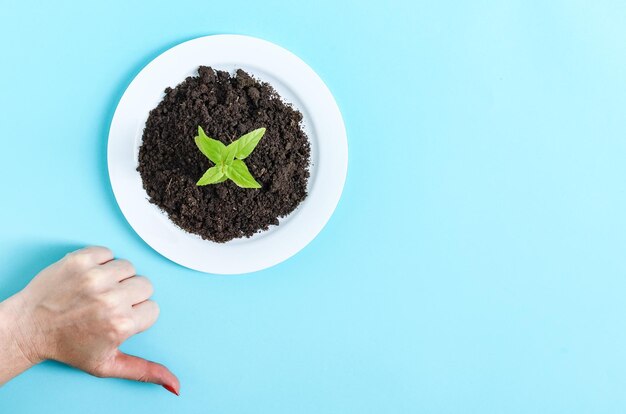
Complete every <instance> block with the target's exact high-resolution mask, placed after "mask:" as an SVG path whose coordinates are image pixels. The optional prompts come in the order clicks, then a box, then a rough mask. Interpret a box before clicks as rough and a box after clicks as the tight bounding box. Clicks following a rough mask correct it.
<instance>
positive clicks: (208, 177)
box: [195, 126, 265, 188]
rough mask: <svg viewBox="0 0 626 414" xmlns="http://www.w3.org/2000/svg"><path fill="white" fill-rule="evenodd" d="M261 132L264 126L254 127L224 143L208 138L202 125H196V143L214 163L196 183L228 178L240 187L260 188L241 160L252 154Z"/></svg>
mask: <svg viewBox="0 0 626 414" xmlns="http://www.w3.org/2000/svg"><path fill="white" fill-rule="evenodd" d="M263 134H265V128H259V129H255V130H254V131H252V132H248V133H247V134H245V135H242V136H241V137H239V138H238V139H237V140H235V141H233V142H231V143H230V144H228V145H224V144H223V143H222V142H221V141H218V140H216V139H213V138H209V137H208V136H207V135H206V134H205V133H204V130H203V129H202V127H200V126H198V136H197V137H195V141H196V145H197V146H198V149H200V151H201V152H202V153H203V154H204V155H205V156H206V157H207V158H208V159H209V160H211V162H212V163H213V164H215V165H214V166H213V167H211V168H209V169H208V170H207V171H206V172H205V173H204V175H203V176H202V177H201V178H200V179H199V180H198V182H197V183H196V185H197V186H202V185H208V184H218V183H222V182H224V181H226V180H228V179H230V180H232V181H233V182H234V183H235V184H237V185H238V186H239V187H241V188H261V184H259V183H258V182H257V181H256V180H255V179H254V177H253V176H252V174H250V171H248V166H247V165H246V164H245V163H244V162H243V160H244V159H245V158H246V157H247V156H248V155H250V154H252V151H254V149H255V148H256V146H257V144H258V143H259V141H260V140H261V138H263Z"/></svg>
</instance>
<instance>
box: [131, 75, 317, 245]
mask: <svg viewBox="0 0 626 414" xmlns="http://www.w3.org/2000/svg"><path fill="white" fill-rule="evenodd" d="M301 121H302V114H301V113H300V112H299V111H297V110H296V109H294V108H293V107H291V106H290V105H288V104H286V103H284V102H283V101H282V99H281V97H280V96H279V95H278V94H277V93H276V91H275V90H274V88H272V86H270V85H269V84H268V83H265V82H260V81H258V80H256V79H255V78H253V77H251V76H250V75H249V74H247V73H246V72H244V71H243V70H237V71H236V73H235V75H233V76H231V75H230V74H229V73H228V72H223V71H215V70H213V69H212V68H210V67H206V66H200V68H199V69H198V76H194V77H188V78H187V79H186V80H185V81H183V82H182V83H181V84H179V85H178V86H176V87H175V88H174V89H172V88H167V89H165V96H164V98H163V100H162V101H161V102H160V103H159V105H158V106H157V107H156V108H154V109H153V110H152V111H150V115H149V117H148V121H147V123H146V127H145V129H144V131H143V143H142V145H141V148H140V149H139V166H138V168H137V170H138V171H139V173H140V174H141V178H142V180H143V186H144V188H145V190H146V192H147V193H148V196H149V199H150V202H152V203H154V204H156V205H157V206H159V207H160V208H161V209H162V210H163V211H165V212H166V213H167V215H168V216H169V218H170V219H171V220H172V221H173V222H174V223H176V224H177V225H178V226H180V227H181V228H182V229H183V230H186V231H188V232H191V233H196V234H198V235H200V236H201V237H202V238H204V239H207V240H212V241H215V242H227V241H229V240H232V239H234V238H238V237H250V236H252V235H253V234H255V233H257V232H259V231H262V230H267V229H268V228H269V226H270V225H276V224H278V218H279V217H284V216H286V215H288V214H289V213H291V212H292V211H293V210H294V209H295V208H296V207H297V206H298V205H299V204H300V203H301V202H302V201H303V200H304V199H305V198H306V196H307V181H308V178H309V163H310V145H309V140H308V138H307V136H306V134H305V133H304V132H303V131H302V128H301ZM198 125H200V126H202V127H203V128H204V130H205V132H206V133H207V135H208V136H210V137H211V138H214V139H218V140H220V141H222V142H223V143H224V144H226V145H228V144H229V143H230V142H231V141H234V140H236V139H237V138H239V137H240V136H241V135H243V134H245V133H247V132H250V131H252V130H254V129H256V128H261V127H265V128H266V129H267V131H266V132H265V135H264V137H263V139H261V142H260V143H259V145H258V146H257V147H256V149H255V150H254V151H253V152H252V154H251V155H250V156H248V158H246V160H245V163H246V165H247V166H248V168H249V170H250V173H252V175H253V176H254V177H255V178H256V180H257V181H258V182H259V183H260V184H261V186H262V188H261V189H258V190H255V189H244V188H239V187H237V185H236V184H234V183H233V182H232V181H230V180H229V181H225V182H223V183H220V184H212V185H207V186H202V187H198V186H196V182H197V181H198V179H199V178H200V177H201V176H202V174H203V173H204V172H205V171H206V170H207V169H208V168H209V167H210V166H212V163H211V162H210V161H209V160H208V159H207V158H206V157H205V156H204V155H203V154H202V153H201V152H200V151H199V150H198V148H197V147H196V145H195V143H194V137H195V136H196V135H197V130H198Z"/></svg>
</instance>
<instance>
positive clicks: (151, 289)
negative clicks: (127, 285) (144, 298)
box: [137, 276, 154, 296]
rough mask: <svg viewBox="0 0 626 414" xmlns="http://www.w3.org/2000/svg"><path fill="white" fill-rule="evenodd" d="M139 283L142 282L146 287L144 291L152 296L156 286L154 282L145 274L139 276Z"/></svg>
mask: <svg viewBox="0 0 626 414" xmlns="http://www.w3.org/2000/svg"><path fill="white" fill-rule="evenodd" d="M137 278H138V280H139V283H141V286H142V287H143V289H144V292H145V293H146V294H147V295H148V296H152V294H153V293H154V286H152V282H151V281H150V279H148V278H147V277H145V276H137Z"/></svg>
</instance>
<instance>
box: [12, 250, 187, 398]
mask: <svg viewBox="0 0 626 414" xmlns="http://www.w3.org/2000/svg"><path fill="white" fill-rule="evenodd" d="M152 293H153V288H152V284H151V283H150V281H149V280H148V279H147V278H145V277H143V276H137V275H136V271H135V268H134V267H133V265H132V264H131V263H130V262H128V261H127V260H119V259H117V260H116V259H114V257H113V253H112V252H111V251H110V250H109V249H107V248H104V247H87V248H85V249H81V250H78V251H76V252H73V253H70V254H68V255H67V256H65V257H64V258H63V259H62V260H60V261H58V262H57V263H54V264H53V265H51V266H49V267H47V268H46V269H44V270H42V271H41V272H40V273H39V274H38V275H37V276H36V277H35V278H34V279H33V280H32V281H31V282H30V283H29V284H28V286H26V287H25V288H24V289H23V290H22V291H20V292H18V293H17V294H15V295H14V296H11V297H10V298H8V299H7V300H5V301H4V302H1V303H0V345H1V347H0V385H2V384H4V383H6V382H7V381H9V380H11V379H12V378H14V377H15V376H17V375H19V374H21V373H22V372H24V371H26V370H27V369H29V368H30V367H32V366H34V365H36V364H38V363H40V362H42V361H45V360H49V359H51V360H56V361H59V362H63V363H65V364H68V365H71V366H73V367H76V368H78V369H81V370H83V371H85V372H88V373H89V374H92V375H94V376H96V377H114V378H124V379H129V380H135V381H143V382H151V383H154V384H159V385H162V386H163V387H164V388H166V389H167V390H169V391H171V392H173V393H174V394H176V395H178V394H179V392H180V383H179V382H178V379H177V378H176V376H175V375H174V374H172V373H171V372H170V371H169V370H168V369H167V368H166V367H164V366H163V365H161V364H157V363H155V362H151V361H147V360H145V359H142V358H139V357H136V356H131V355H127V354H124V353H122V352H121V351H119V349H118V348H119V346H120V345H121V344H122V343H123V342H124V341H125V340H126V339H128V338H129V337H131V336H133V335H135V334H137V333H139V332H142V331H144V330H146V329H148V328H149V327H150V326H152V325H153V324H154V323H155V321H156V320H157V318H158V316H159V307H158V305H157V304H156V302H154V301H152V300H150V297H151V296H152Z"/></svg>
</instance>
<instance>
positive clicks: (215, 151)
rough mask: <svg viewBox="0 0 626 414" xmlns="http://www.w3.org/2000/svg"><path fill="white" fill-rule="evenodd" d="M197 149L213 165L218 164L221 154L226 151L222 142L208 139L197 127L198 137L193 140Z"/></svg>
mask: <svg viewBox="0 0 626 414" xmlns="http://www.w3.org/2000/svg"><path fill="white" fill-rule="evenodd" d="M194 140H195V141H196V145H197V146H198V149H199V150H200V151H201V152H202V153H203V154H204V155H205V156H206V157H207V158H208V159H210V160H211V161H213V163H215V164H219V163H220V160H221V159H222V154H223V153H224V151H225V150H226V145H224V144H223V143H222V142H220V141H218V140H216V139H213V138H209V137H207V136H206V134H205V133H204V130H203V129H202V127H200V126H198V136H197V137H195V138H194Z"/></svg>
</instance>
